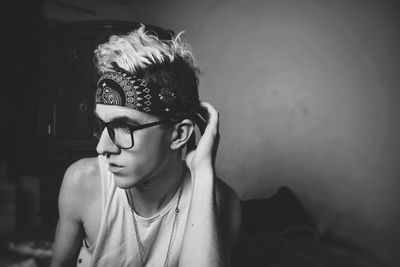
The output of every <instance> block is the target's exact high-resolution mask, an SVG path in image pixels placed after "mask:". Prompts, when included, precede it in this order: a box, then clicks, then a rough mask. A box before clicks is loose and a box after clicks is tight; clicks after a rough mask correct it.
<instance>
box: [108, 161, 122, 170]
mask: <svg viewBox="0 0 400 267" xmlns="http://www.w3.org/2000/svg"><path fill="white" fill-rule="evenodd" d="M123 167H124V166H121V165H118V164H115V163H112V162H109V163H108V170H109V171H110V172H112V173H117V172H118V171H120V170H121V169H122V168H123Z"/></svg>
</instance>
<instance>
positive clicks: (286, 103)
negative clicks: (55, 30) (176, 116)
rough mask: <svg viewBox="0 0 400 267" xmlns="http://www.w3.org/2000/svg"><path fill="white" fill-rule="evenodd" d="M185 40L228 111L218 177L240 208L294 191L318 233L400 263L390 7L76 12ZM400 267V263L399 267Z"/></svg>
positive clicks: (399, 49) (209, 91)
mask: <svg viewBox="0 0 400 267" xmlns="http://www.w3.org/2000/svg"><path fill="white" fill-rule="evenodd" d="M70 2H76V4H77V5H78V4H79V5H81V6H86V7H88V8H91V9H93V10H95V11H96V12H97V15H96V16H93V15H83V14H81V15H79V14H76V13H75V14H73V15H71V14H72V13H69V14H68V12H67V13H65V11H60V10H58V11H57V10H56V9H57V8H55V7H49V6H47V7H46V8H47V15H48V16H49V17H51V16H53V17H57V18H59V19H61V20H65V21H69V20H78V19H120V20H133V21H141V22H145V23H150V24H156V25H160V26H163V27H167V28H170V29H172V30H174V31H176V32H179V31H181V30H185V31H186V35H185V36H186V39H187V40H188V41H189V42H190V44H191V45H192V47H193V51H194V54H195V55H196V57H197V59H198V61H199V64H200V66H201V68H202V70H203V72H204V75H203V76H202V77H201V79H200V96H201V98H202V99H204V100H207V101H209V102H211V103H212V104H213V105H214V106H215V107H217V109H218V110H219V111H220V118H221V125H220V127H221V128H220V130H221V141H220V146H219V152H218V158H217V166H218V167H217V173H218V175H219V176H220V177H221V178H222V179H223V180H225V181H226V182H227V183H229V184H230V185H231V186H232V187H233V188H234V189H235V190H236V191H237V192H238V194H239V195H240V197H241V198H242V199H249V198H256V197H268V196H270V195H272V194H273V193H274V192H275V190H276V189H277V188H278V187H279V186H282V185H287V186H289V187H290V188H291V189H292V190H293V191H294V192H295V194H296V195H297V196H298V197H299V198H300V199H301V200H302V201H303V203H304V204H305V206H306V208H307V209H308V210H309V211H310V212H311V213H312V215H313V216H314V218H315V219H316V220H317V222H318V223H319V225H320V227H321V230H329V231H333V232H335V233H337V234H339V235H343V236H345V237H348V238H350V239H351V240H353V241H354V242H356V243H358V244H362V245H364V246H366V247H368V248H370V249H372V250H374V251H376V252H377V253H379V255H381V256H382V257H384V258H394V256H396V252H397V251H400V241H399V237H400V236H399V230H398V225H399V223H400V219H399V212H398V209H399V208H398V207H397V203H398V202H399V196H398V195H399V193H400V183H399V181H398V179H399V174H400V168H399V164H398V158H399V151H400V150H399V148H400V147H399V139H398V134H399V117H398V115H399V114H400V113H399V105H398V100H399V84H400V72H399V70H400V61H399V59H400V55H399V54H400V46H399V40H400V33H399V29H400V18H399V16H398V14H399V11H400V10H399V8H398V6H397V5H396V4H394V3H395V2H391V1H328V0H321V1H312V0H302V1H271V0H268V1H264V0H259V1H257V0H250V1H249V0H247V1H245V0H231V1H212V0H204V1H194V0H169V1H155V0H150V1H137V2H133V3H132V4H129V5H118V4H113V3H111V2H109V1H104V2H102V1H86V2H81V1H77V0H76V1H70ZM397 261H399V260H398V259H397Z"/></svg>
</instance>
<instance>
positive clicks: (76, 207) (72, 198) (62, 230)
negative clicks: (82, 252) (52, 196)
mask: <svg viewBox="0 0 400 267" xmlns="http://www.w3.org/2000/svg"><path fill="white" fill-rule="evenodd" d="M80 165H81V164H77V163H74V164H73V165H71V166H70V167H69V168H68V169H67V171H66V172H65V175H64V178H63V182H62V184H61V189H60V194H59V200H58V201H59V203H58V206H59V215H60V217H59V221H58V224H57V230H56V235H55V241H54V246H53V258H52V261H51V264H50V266H51V267H58V266H74V265H75V264H76V258H77V253H78V249H79V246H80V243H81V242H82V238H83V231H82V223H81V221H82V220H81V216H80V214H81V213H80V207H81V205H82V203H80V200H81V197H80V193H81V192H82V188H81V184H80V180H81V179H82V177H81V176H82V175H81V170H80Z"/></svg>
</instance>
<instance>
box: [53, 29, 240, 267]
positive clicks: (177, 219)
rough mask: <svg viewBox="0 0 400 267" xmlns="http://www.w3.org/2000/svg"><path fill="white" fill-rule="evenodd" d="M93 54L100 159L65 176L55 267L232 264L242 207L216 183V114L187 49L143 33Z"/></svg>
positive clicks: (176, 39)
mask: <svg viewBox="0 0 400 267" xmlns="http://www.w3.org/2000/svg"><path fill="white" fill-rule="evenodd" d="M95 55H96V65H97V68H98V70H99V73H100V74H101V78H100V80H99V81H98V88H97V91H96V107H95V118H94V120H93V127H94V128H93V130H94V133H95V134H96V135H97V137H98V138H99V142H98V145H97V152H98V154H99V156H98V157H97V158H87V159H82V160H80V161H78V162H76V163H74V164H72V165H71V166H70V167H69V168H68V169H67V171H66V173H65V176H64V179H63V182H62V186H61V190H60V195H59V213H60V218H59V222H58V226H57V231H56V238H55V244H54V255H53V259H52V262H51V266H53V267H56V266H71V265H75V264H77V265H78V266H157V267H159V266H181V267H186V266H187V267H195V266H229V264H230V262H229V260H230V256H231V255H230V253H231V249H232V246H233V244H234V241H235V238H236V236H237V234H238V231H239V228H240V218H241V212H240V202H239V199H238V197H237V194H236V193H235V192H234V190H233V189H232V188H230V187H229V186H228V185H227V184H225V183H224V182H222V181H221V180H220V179H218V178H217V177H216V176H215V168H214V163H215V155H216V150H217V146H218V139H219V133H218V121H219V119H218V113H217V111H216V110H215V109H214V108H213V107H212V106H211V105H210V104H209V103H206V102H200V101H199V98H198V78H197V73H198V71H197V67H196V66H195V61H194V58H193V56H192V53H191V51H190V49H189V47H188V45H187V44H185V43H184V42H183V41H182V39H181V37H180V35H178V36H177V37H172V38H171V40H168V41H166V40H160V39H159V38H157V36H156V35H155V34H152V33H149V32H146V31H145V28H144V26H142V27H140V28H139V29H138V30H136V31H134V32H131V33H129V34H127V35H123V36H112V37H111V38H110V40H109V42H107V43H105V44H102V45H100V46H99V47H98V49H97V50H96V51H95ZM195 122H196V123H197V124H198V126H199V128H200V130H201V132H202V136H201V138H200V140H199V142H198V145H197V147H196V146H195V144H194V127H195ZM184 148H186V154H185V160H184V161H183V160H182V156H183V151H184Z"/></svg>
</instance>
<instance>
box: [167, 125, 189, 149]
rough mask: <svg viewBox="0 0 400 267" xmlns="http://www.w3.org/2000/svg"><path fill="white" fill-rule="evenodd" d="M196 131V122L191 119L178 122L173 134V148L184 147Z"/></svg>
mask: <svg viewBox="0 0 400 267" xmlns="http://www.w3.org/2000/svg"><path fill="white" fill-rule="evenodd" d="M193 131H194V123H193V121H191V120H189V119H184V120H183V121H181V122H179V123H176V124H175V127H174V130H173V133H172V135H171V145H170V147H171V149H172V150H178V149H180V148H183V147H184V146H185V144H186V143H187V141H188V140H189V138H190V136H191V135H192V133H193Z"/></svg>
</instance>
